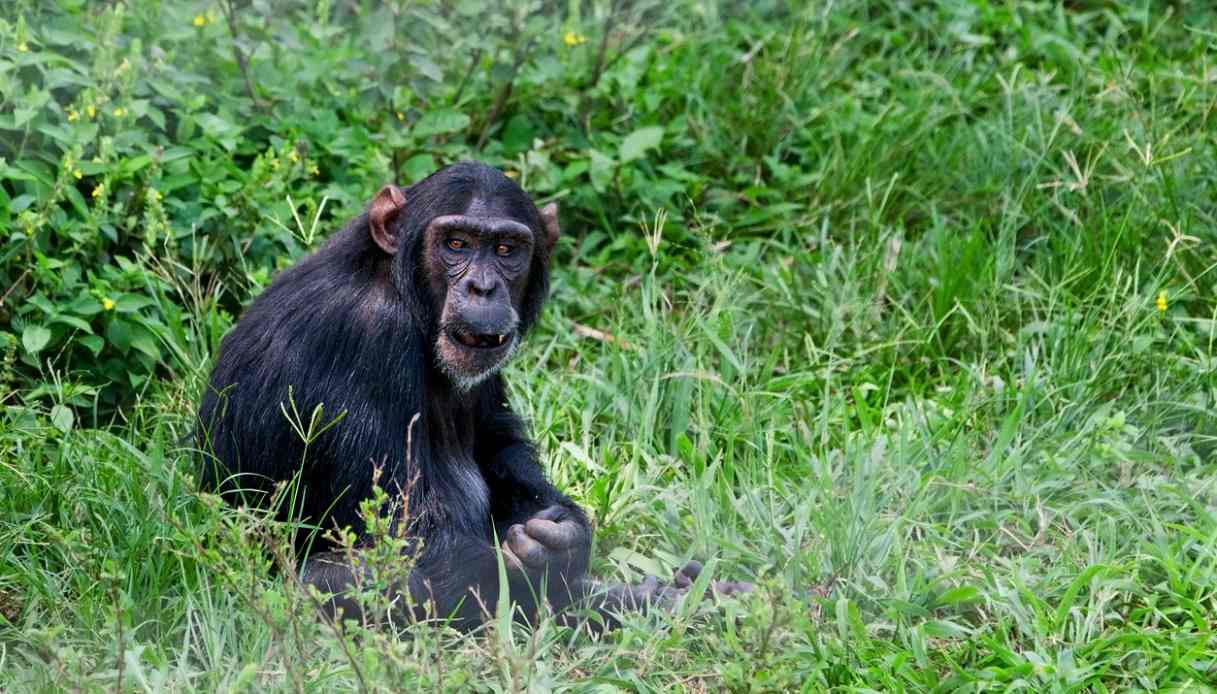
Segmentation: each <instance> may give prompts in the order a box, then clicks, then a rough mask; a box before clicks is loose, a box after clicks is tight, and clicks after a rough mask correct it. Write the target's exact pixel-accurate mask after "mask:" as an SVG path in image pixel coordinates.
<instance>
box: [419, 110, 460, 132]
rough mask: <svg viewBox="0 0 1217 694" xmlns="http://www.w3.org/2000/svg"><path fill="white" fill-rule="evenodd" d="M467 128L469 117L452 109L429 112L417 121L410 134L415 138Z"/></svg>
mask: <svg viewBox="0 0 1217 694" xmlns="http://www.w3.org/2000/svg"><path fill="white" fill-rule="evenodd" d="M468 127H469V116H466V115H465V114H463V113H461V112H460V111H456V110H453V109H448V108H445V109H440V110H438V111H430V112H428V113H427V114H426V115H424V116H423V117H422V118H421V119H419V121H418V123H416V124H415V125H414V128H413V129H412V130H411V132H412V133H413V134H414V135H415V136H416V137H429V136H431V135H439V134H441V133H454V132H457V131H458V130H464V129H465V128H468Z"/></svg>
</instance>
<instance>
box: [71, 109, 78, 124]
mask: <svg viewBox="0 0 1217 694" xmlns="http://www.w3.org/2000/svg"><path fill="white" fill-rule="evenodd" d="M77 118H80V114H79V113H77V112H76V109H74V108H70V109H68V122H69V123H71V122H73V121H75V120H76V119H77Z"/></svg>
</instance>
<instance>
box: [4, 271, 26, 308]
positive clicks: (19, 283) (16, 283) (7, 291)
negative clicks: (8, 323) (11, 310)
mask: <svg viewBox="0 0 1217 694" xmlns="http://www.w3.org/2000/svg"><path fill="white" fill-rule="evenodd" d="M29 274H30V271H29V270H26V271H24V272H22V273H21V276H19V277H18V278H17V281H16V282H13V286H11V287H9V288H8V289H7V290H6V291H5V292H4V296H0V308H4V302H5V301H6V300H7V299H8V296H9V294H12V293H13V291H15V290H16V289H17V287H18V286H20V285H21V282H22V280H24V279H25V278H26V277H29Z"/></svg>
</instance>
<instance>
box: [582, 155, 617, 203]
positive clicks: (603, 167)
mask: <svg viewBox="0 0 1217 694" xmlns="http://www.w3.org/2000/svg"><path fill="white" fill-rule="evenodd" d="M587 155H588V176H589V177H590V178H591V179H592V188H595V189H596V192H598V193H603V192H604V191H605V189H607V188H608V186H609V184H610V183H612V181H613V158H612V157H609V156H607V155H605V154H602V153H601V152H600V151H598V150H594V149H592V150H588V153H587Z"/></svg>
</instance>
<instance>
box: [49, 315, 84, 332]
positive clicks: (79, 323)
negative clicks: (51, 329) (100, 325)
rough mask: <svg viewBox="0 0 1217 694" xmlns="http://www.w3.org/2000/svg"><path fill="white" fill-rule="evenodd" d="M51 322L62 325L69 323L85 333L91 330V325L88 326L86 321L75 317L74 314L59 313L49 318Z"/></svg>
mask: <svg viewBox="0 0 1217 694" xmlns="http://www.w3.org/2000/svg"><path fill="white" fill-rule="evenodd" d="M51 322H52V323H62V324H63V325H70V326H72V327H73V328H76V329H77V330H81V331H83V332H86V333H92V332H93V327H92V326H90V325H89V324H88V323H86V322H85V321H83V320H81V319H80V318H77V317H76V316H65V315H63V314H60V315H57V316H55V317H54V318H51Z"/></svg>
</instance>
